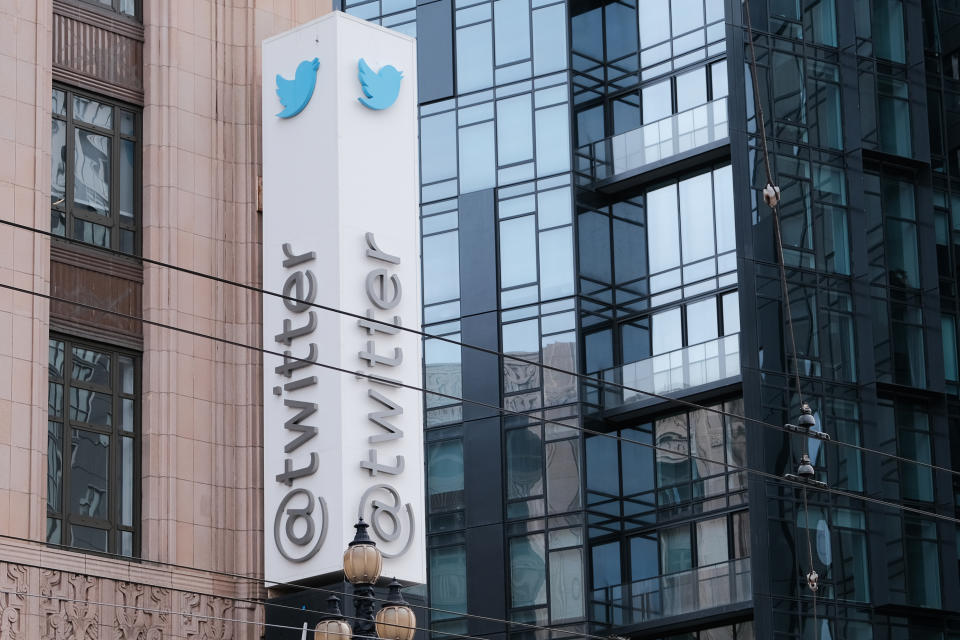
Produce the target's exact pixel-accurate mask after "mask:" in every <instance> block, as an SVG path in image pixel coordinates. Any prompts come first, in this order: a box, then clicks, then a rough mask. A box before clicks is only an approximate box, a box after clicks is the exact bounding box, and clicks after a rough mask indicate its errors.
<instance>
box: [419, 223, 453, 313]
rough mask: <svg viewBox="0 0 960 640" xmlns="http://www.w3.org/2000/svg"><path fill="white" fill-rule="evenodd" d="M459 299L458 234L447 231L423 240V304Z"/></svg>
mask: <svg viewBox="0 0 960 640" xmlns="http://www.w3.org/2000/svg"><path fill="white" fill-rule="evenodd" d="M459 297H460V247H459V233H458V232H457V231H449V232H447V233H440V234H437V235H433V236H426V237H425V238H424V239H423V303H424V304H433V303H435V302H444V301H446V300H455V299H457V298H459Z"/></svg>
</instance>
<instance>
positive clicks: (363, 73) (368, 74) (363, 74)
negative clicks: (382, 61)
mask: <svg viewBox="0 0 960 640" xmlns="http://www.w3.org/2000/svg"><path fill="white" fill-rule="evenodd" d="M357 77H358V78H360V87H361V88H362V89H363V96H361V97H359V98H357V100H359V101H360V104H362V105H363V106H365V107H367V108H369V109H376V110H378V111H380V110H382V109H386V108H387V107H389V106H390V105H392V104H393V103H394V102H396V101H397V96H398V95H400V81H401V80H403V73H402V72H400V71H397V69H396V68H395V67H393V66H391V65H389V64H388V65H386V66H385V67H381V69H380V71H378V72H377V73H374V72H373V69H371V68H370V65H368V64H367V62H366V61H365V60H364V59H363V58H360V62H359V63H358V64H357Z"/></svg>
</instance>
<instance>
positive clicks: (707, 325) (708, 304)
mask: <svg viewBox="0 0 960 640" xmlns="http://www.w3.org/2000/svg"><path fill="white" fill-rule="evenodd" d="M718 335H719V332H718V330H717V299H716V298H714V297H710V298H707V299H705V300H700V301H699V302H693V303H691V304H688V305H687V344H688V345H692V344H700V343H701V342H706V341H707V340H715V339H716V338H717V336H718Z"/></svg>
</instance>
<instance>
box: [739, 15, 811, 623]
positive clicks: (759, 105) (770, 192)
mask: <svg viewBox="0 0 960 640" xmlns="http://www.w3.org/2000/svg"><path fill="white" fill-rule="evenodd" d="M743 4H744V17H745V20H746V27H747V41H748V43H749V45H750V76H751V78H752V80H753V97H754V103H755V107H756V110H757V127H758V129H759V130H760V144H761V151H762V153H763V164H764V168H765V169H766V174H767V186H766V187H765V188H764V189H763V200H764V202H765V203H766V204H767V206H768V207H770V213H771V215H772V216H773V229H774V234H775V238H776V246H777V264H778V267H779V271H780V273H779V275H780V287H781V290H782V295H783V303H784V308H785V311H786V315H787V327H788V330H789V333H790V348H791V350H792V352H793V354H792V355H793V373H794V376H795V381H796V385H797V397H798V399H799V400H800V406H801V410H802V412H803V413H804V414H809V413H810V408H809V407H808V406H807V404H806V403H805V402H804V401H803V388H802V387H801V384H800V359H799V357H798V354H797V339H796V335H795V333H794V329H793V312H792V310H791V308H790V293H789V289H788V287H787V269H786V261H785V260H784V257H783V235H782V233H781V230H780V210H779V206H780V187H779V186H777V185H776V184H775V181H774V179H773V171H772V170H771V168H770V153H769V149H768V148H767V129H766V124H765V123H764V119H763V101H762V100H761V99H760V82H759V80H758V73H757V52H756V47H755V45H754V42H753V40H754V36H753V25H752V23H751V19H750V0H743ZM798 474H799V475H800V477H801V478H804V479H808V480H812V479H813V478H814V476H815V472H814V469H813V465H812V464H811V462H810V458H809V457H808V456H807V455H806V454H804V455H803V458H802V459H801V461H800V468H799V470H798ZM802 492H803V517H804V529H805V530H806V539H807V559H808V561H809V566H810V571H809V573H807V575H806V580H807V587H808V588H809V589H810V593H811V595H812V598H813V637H814V640H819V638H820V629H819V622H818V620H817V591H818V590H819V588H820V585H819V578H820V576H819V575H818V574H817V571H816V569H814V565H813V544H812V542H811V539H810V509H809V508H808V506H807V487H806V485H804V486H803V487H802Z"/></svg>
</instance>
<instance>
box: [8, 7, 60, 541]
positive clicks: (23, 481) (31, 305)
mask: <svg viewBox="0 0 960 640" xmlns="http://www.w3.org/2000/svg"><path fill="white" fill-rule="evenodd" d="M51 6H52V5H51V2H50V0H31V1H29V2H28V1H26V0H21V1H20V2H14V1H12V0H2V1H0V218H2V219H4V220H12V221H14V222H16V223H18V224H22V225H26V226H31V227H39V228H41V229H49V227H50V210H49V197H50V196H49V193H50V90H51V71H50V47H51V45H50V24H51V22H52V20H53V15H52V8H51ZM49 273H50V243H49V242H48V241H47V239H46V238H45V237H44V236H42V235H37V234H34V233H32V232H29V231H21V230H15V229H13V228H11V227H10V226H7V225H0V283H2V284H4V285H12V286H15V287H19V288H21V289H25V290H29V291H38V292H40V293H43V294H46V293H48V292H49V289H50V282H49ZM48 326H49V304H48V303H47V301H46V300H45V299H43V298H39V297H35V296H30V295H27V294H24V293H15V292H12V291H10V290H9V289H0V534H3V535H8V536H17V537H21V538H30V539H44V536H45V522H46V513H45V510H46V503H45V492H46V489H45V482H46V449H47V435H46V421H47V417H46V411H47V407H46V404H47V398H46V394H47V391H46V388H47V338H48V333H49V329H48Z"/></svg>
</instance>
